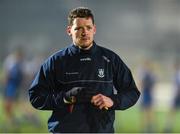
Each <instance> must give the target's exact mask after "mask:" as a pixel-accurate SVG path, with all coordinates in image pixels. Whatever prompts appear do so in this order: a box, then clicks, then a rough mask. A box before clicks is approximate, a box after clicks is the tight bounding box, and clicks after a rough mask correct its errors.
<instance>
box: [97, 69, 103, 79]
mask: <svg viewBox="0 0 180 134" xmlns="http://www.w3.org/2000/svg"><path fill="white" fill-rule="evenodd" d="M98 76H99V77H100V78H103V77H104V69H102V68H101V69H98Z"/></svg>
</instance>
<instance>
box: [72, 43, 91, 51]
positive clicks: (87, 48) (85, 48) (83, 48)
mask: <svg viewBox="0 0 180 134" xmlns="http://www.w3.org/2000/svg"><path fill="white" fill-rule="evenodd" d="M74 45H75V46H77V47H79V48H80V49H82V50H89V49H90V48H91V47H92V46H93V43H92V44H90V45H89V46H88V47H81V46H79V45H77V44H75V43H74Z"/></svg>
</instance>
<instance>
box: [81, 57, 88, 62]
mask: <svg viewBox="0 0 180 134" xmlns="http://www.w3.org/2000/svg"><path fill="white" fill-rule="evenodd" d="M80 61H91V58H89V57H86V58H81V59H80Z"/></svg>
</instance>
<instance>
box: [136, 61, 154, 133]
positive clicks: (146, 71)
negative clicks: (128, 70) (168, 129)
mask: <svg viewBox="0 0 180 134" xmlns="http://www.w3.org/2000/svg"><path fill="white" fill-rule="evenodd" d="M139 79H140V89H141V93H142V96H141V108H142V112H143V113H142V117H141V118H142V126H141V128H142V131H143V132H147V133H149V132H154V126H155V125H154V111H153V89H154V86H155V82H156V76H155V74H154V71H153V64H152V61H150V60H144V62H143V65H142V67H141V68H140V70H139Z"/></svg>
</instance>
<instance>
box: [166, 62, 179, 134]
mask: <svg viewBox="0 0 180 134" xmlns="http://www.w3.org/2000/svg"><path fill="white" fill-rule="evenodd" d="M174 70H175V71H174V77H173V85H174V86H173V87H174V90H175V91H174V97H173V101H172V102H173V103H172V107H171V109H170V111H169V113H168V116H167V121H166V124H165V125H166V126H165V130H164V131H165V132H167V133H171V132H172V131H173V126H174V123H175V119H176V118H175V117H176V115H177V111H178V110H179V108H180V62H175V64H174Z"/></svg>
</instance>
